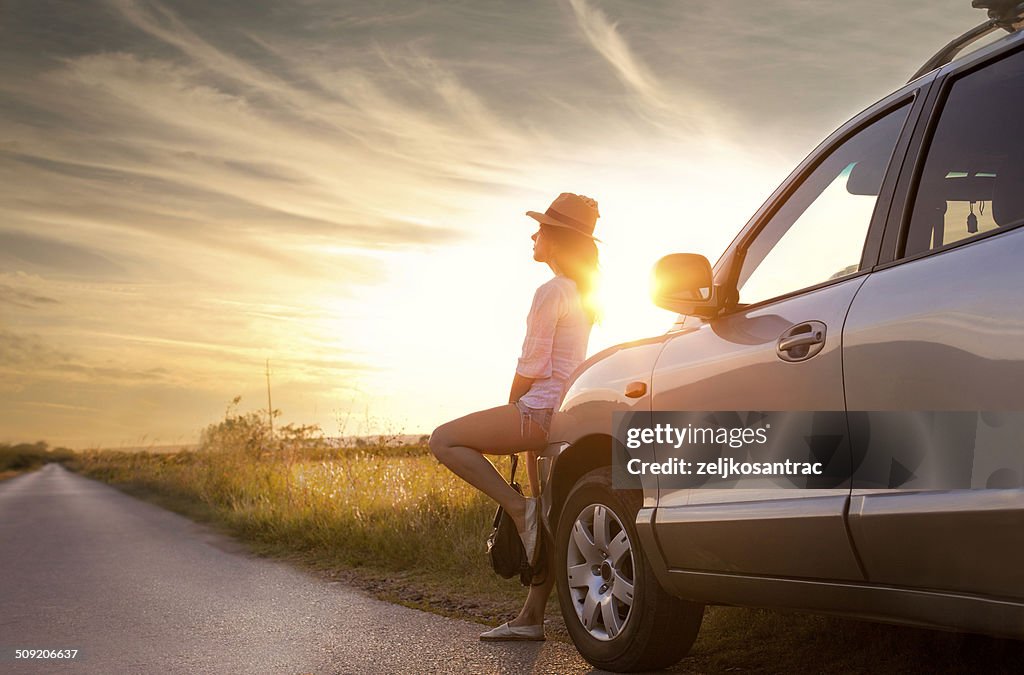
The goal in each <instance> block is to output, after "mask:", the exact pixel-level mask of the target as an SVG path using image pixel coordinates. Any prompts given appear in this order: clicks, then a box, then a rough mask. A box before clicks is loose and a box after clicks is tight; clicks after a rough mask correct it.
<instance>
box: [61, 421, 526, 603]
mask: <svg viewBox="0 0 1024 675" xmlns="http://www.w3.org/2000/svg"><path fill="white" fill-rule="evenodd" d="M501 465H502V466H501V467H499V468H500V469H501V470H503V471H504V470H507V468H506V467H507V460H505V459H504V458H502V461H501ZM71 468H73V469H74V470H76V471H79V472H81V473H83V474H85V475H88V476H91V477H94V478H99V479H101V480H104V481H107V482H110V483H114V484H120V485H123V486H126V487H128V488H130V489H133V490H135V491H143V492H148V493H152V494H157V495H162V496H165V497H169V498H172V499H174V500H178V501H179V503H180V502H192V503H201V504H202V505H204V507H205V510H206V512H207V514H208V515H209V516H210V517H212V518H213V519H214V520H216V521H218V522H220V523H221V524H223V525H226V526H227V527H228V528H229V530H230V531H231V532H232V533H233V534H235V535H238V536H240V537H241V538H243V539H246V540H248V541H250V542H253V543H255V544H256V545H257V547H258V548H259V549H260V550H263V551H265V552H271V553H279V554H299V555H300V556H301V557H302V558H304V559H306V560H308V561H310V562H312V563H314V564H317V565H319V566H332V565H335V566H341V567H347V568H360V567H362V568H368V569H372V570H377V571H381V572H406V573H411V574H412V576H414V577H419V578H423V579H429V580H433V581H437V582H443V583H451V582H452V581H453V580H458V584H459V585H460V586H461V587H463V588H464V589H465V590H474V591H477V592H480V591H483V592H485V593H487V594H489V595H491V596H494V595H495V594H497V595H500V596H505V595H507V596H508V597H509V598H513V597H519V596H520V594H521V590H519V589H518V588H517V587H516V586H515V585H514V584H512V583H510V582H507V581H504V580H501V579H498V578H497V577H496V576H495V575H494V574H493V572H492V571H491V570H490V568H489V566H488V565H487V563H486V560H485V555H484V539H485V536H486V534H487V532H488V531H489V528H490V521H491V518H492V516H493V512H494V508H495V505H494V504H493V503H492V502H491V501H490V500H488V499H487V498H486V497H484V496H483V495H482V494H480V493H479V492H478V491H476V490H475V489H474V488H472V487H470V486H469V485H467V484H466V483H464V482H463V481H462V480H461V479H459V478H457V477H456V476H454V475H453V474H452V473H451V472H449V471H448V470H447V469H446V468H445V467H443V466H441V465H440V464H439V463H438V462H437V460H436V459H435V458H434V457H433V455H431V454H430V452H429V450H428V448H427V447H426V445H425V444H423V443H421V444H417V445H397V444H395V443H393V442H389V440H388V439H380V441H379V442H377V443H361V444H360V447H340V446H339V445H337V443H336V442H334V441H332V440H330V439H327V438H325V437H324V435H323V434H322V433H321V431H320V429H319V428H317V427H315V426H295V425H289V426H284V427H283V428H278V429H275V433H274V434H273V435H271V433H270V428H269V424H268V421H267V419H266V415H265V414H262V415H261V414H258V413H247V414H238V413H234V412H233V411H232V410H231V409H229V412H228V414H227V415H226V416H225V419H224V421H223V422H220V423H218V424H214V425H211V426H209V427H207V428H206V429H205V430H204V431H203V433H202V435H201V440H200V445H199V449H198V450H196V451H182V452H179V453H173V454H166V453H161V454H150V453H125V452H115V451H90V452H84V453H80V454H79V455H77V456H76V458H75V460H74V461H73V463H72V464H71Z"/></svg>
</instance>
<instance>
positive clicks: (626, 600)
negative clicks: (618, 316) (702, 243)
mask: <svg viewBox="0 0 1024 675" xmlns="http://www.w3.org/2000/svg"><path fill="white" fill-rule="evenodd" d="M975 5H976V6H979V5H980V6H985V7H986V8H988V9H990V12H989V16H990V17H992V20H991V21H989V22H987V23H986V24H984V25H983V26H980V27H978V28H976V29H974V30H973V31H971V32H969V33H967V34H965V35H964V36H963V37H962V38H961V39H960V40H958V41H954V43H951V45H950V46H949V47H947V48H946V49H944V50H943V51H942V52H940V53H939V54H937V55H936V56H935V57H933V59H932V60H931V61H929V62H928V63H927V64H926V65H925V67H924V68H923V69H922V72H921V73H919V74H918V75H916V76H915V77H914V79H913V80H912V81H911V82H909V83H908V84H907V85H906V86H904V87H903V88H902V89H899V90H898V91H895V92H893V93H892V94H891V95H889V96H887V97H885V98H884V99H882V100H881V101H879V102H878V103H876V104H875V105H873V106H871V107H870V108H869V109H867V110H865V111H864V112H862V113H861V114H859V115H857V116H856V117H854V118H853V119H852V120H850V121H849V122H847V123H846V124H845V125H843V126H842V127H841V128H840V129H838V130H837V131H836V132H835V133H833V134H832V135H831V136H829V137H828V138H827V139H825V141H824V142H823V143H822V144H821V145H820V146H819V147H818V148H817V149H816V150H814V152H812V153H811V155H810V156H809V157H808V158H807V159H806V160H804V161H803V162H802V163H801V164H800V165H799V166H798V167H797V168H796V169H795V170H794V171H793V173H792V174H791V175H790V176H789V177H788V178H787V179H786V180H785V182H784V183H783V184H782V185H781V186H780V187H779V188H778V189H777V190H776V191H775V193H774V194H772V195H771V197H770V198H769V199H768V200H767V201H766V202H765V203H764V205H763V206H762V207H761V208H760V209H759V210H758V211H757V213H755V214H754V216H753V217H752V218H751V219H750V221H749V222H748V223H747V224H746V226H745V227H744V228H743V229H742V230H741V231H740V232H739V234H738V235H737V236H736V238H735V239H734V240H733V242H732V243H731V244H730V246H729V247H728V248H727V249H726V251H725V253H724V254H723V255H722V257H721V259H720V260H719V261H718V263H717V264H716V265H715V266H714V268H713V269H712V267H711V265H710V264H709V262H708V261H707V260H706V259H705V258H703V257H702V256H699V255H693V254H675V255H671V256H667V257H665V258H663V259H662V260H661V261H660V262H659V263H658V266H657V268H656V271H657V277H658V280H659V281H658V285H657V290H656V296H655V301H656V302H657V304H658V305H659V306H661V307H665V308H668V309H671V310H673V311H675V312H678V313H679V314H680V316H679V319H678V321H677V322H676V324H675V325H674V326H673V328H672V329H671V330H670V331H669V332H668V333H666V334H664V335H658V336H655V337H650V338H646V339H641V340H637V341H634V342H629V343H626V344H622V345H618V346H615V347H612V348H610V349H606V350H604V351H602V352H601V353H599V354H596V355H595V356H593V357H592V358H590V359H589V360H587V361H586V362H585V363H584V364H583V365H582V366H581V367H580V369H579V370H578V371H577V373H576V374H575V379H574V381H573V382H572V383H571V386H570V388H569V390H568V391H567V393H566V395H565V397H564V400H563V402H562V404H561V407H560V410H559V411H558V412H557V414H556V416H555V419H554V423H553V428H552V434H551V445H550V446H549V448H548V450H547V452H546V453H544V455H543V456H542V457H541V458H540V460H539V461H540V469H541V472H540V474H541V476H542V481H543V493H542V494H543V496H542V499H543V503H544V511H545V518H546V525H547V528H548V530H549V534H550V536H551V541H552V544H553V547H554V560H555V562H554V565H555V568H554V571H555V574H556V578H557V588H558V595H559V600H560V604H561V607H562V613H563V615H564V617H565V622H566V625H567V627H568V629H569V632H570V633H571V635H572V638H573V640H574V642H575V644H576V646H577V648H578V649H579V651H580V653H581V654H582V655H583V657H584V658H586V659H587V660H588V661H589V662H591V663H592V664H594V665H595V666H598V667H601V668H606V669H610V670H615V671H631V670H643V669H651V668H660V667H665V666H668V665H670V664H672V663H674V662H676V661H677V660H679V659H680V658H681V657H682V656H683V655H685V654H686V652H687V651H688V650H689V648H690V646H691V644H692V643H693V641H694V639H695V637H696V634H697V631H698V629H699V627H700V623H701V620H702V616H703V609H704V605H705V604H729V605H744V606H758V607H775V608H787V609H795V610H805V611H811V612H827V613H832V614H846V615H851V616H857V617H862V618H873V619H877V620H881V621H889V622H896V623H906V624H914V625H925V626H935V627H944V628H953V629H957V630H963V631H971V632H980V633H988V634H993V635H1001V636H1010V637H1017V638H1021V637H1024V490H1022V489H1021V485H1022V475H1024V442H1022V438H1024V434H1021V433H1020V429H1019V425H1018V426H1017V427H1013V428H1014V429H1015V431H1013V432H1012V433H1009V432H1008V433H1003V432H1000V427H1001V425H1002V424H1003V422H1004V421H1005V420H1006V419H1007V416H1010V417H1014V411H1022V410H1024V302H1022V298H1024V228H1021V227H1020V226H1021V225H1022V224H1024V133H1022V130H1021V129H1022V125H1021V122H1022V120H1024V35H1021V33H1019V32H1016V29H1017V28H1020V27H1021V17H1022V13H1021V11H1020V10H1021V9H1022V8H1024V5H1021V6H1020V7H1018V6H1016V4H1015V3H1007V2H999V1H994V2H985V1H984V0H975ZM1000 28H1004V29H1006V30H1007V31H1008V32H1010V34H1009V35H1006V36H1004V37H1003V38H1002V39H1000V40H998V41H996V42H993V43H991V44H989V45H987V46H984V47H982V48H980V49H978V50H977V51H974V52H973V53H970V54H967V55H965V56H961V57H960V58H958V59H956V60H954V56H955V55H956V54H957V52H958V51H959V50H960V49H961V48H962V47H963V46H965V45H966V44H967V43H969V42H971V41H973V40H974V39H976V38H977V37H978V36H979V35H981V34H982V33H984V32H986V31H993V30H998V29H1000ZM658 411H832V414H838V415H840V416H842V421H845V423H846V426H847V430H848V431H849V434H848V437H846V439H845V440H843V441H842V442H838V441H837V443H836V444H834V447H833V448H832V451H833V452H832V454H833V455H834V456H838V457H840V458H841V459H843V460H844V461H845V462H846V464H845V466H846V467H848V470H847V475H845V476H840V479H839V480H834V481H832V482H830V483H827V484H819V485H816V486H814V487H815V488H816V489H791V488H788V489H787V488H784V487H766V486H765V483H764V482H763V480H761V479H758V480H759V481H760V482H755V479H753V478H746V477H740V478H739V479H736V480H732V481H731V482H729V483H728V484H723V487H720V488H718V489H716V488H714V487H710V488H709V487H686V488H681V487H678V486H675V485H672V484H671V483H670V482H669V481H667V480H666V479H665V478H664V477H659V476H648V477H646V478H645V480H644V482H643V486H642V489H634V490H628V489H617V487H616V486H614V485H613V482H612V481H613V479H612V475H613V470H612V469H613V455H614V451H615V448H616V444H617V443H621V439H616V437H615V434H614V433H613V422H612V420H613V415H614V414H615V413H623V412H628V413H631V414H632V415H634V416H637V415H639V416H641V419H642V417H643V416H644V415H648V416H650V418H651V419H654V418H655V417H656V416H657V412H658ZM868 411H883V412H884V411H911V412H913V413H914V414H915V415H916V417H913V419H915V420H918V421H919V422H920V420H922V419H924V420H928V419H933V418H930V417H928V416H929V415H934V414H937V413H941V412H943V411H947V412H949V411H960V414H961V415H963V414H967V415H968V416H969V418H970V419H969V422H970V423H969V424H968V425H966V426H964V425H961V426H960V427H959V430H958V431H957V432H956V433H955V434H953V440H952V441H951V442H950V443H947V444H946V445H944V446H942V447H943V448H945V450H944V451H942V452H933V453H931V454H929V455H927V456H923V455H922V454H921V453H920V452H919V449H917V448H915V447H912V446H913V444H912V443H907V444H903V443H888V444H887V443H879V442H875V443H863V442H859V441H858V440H857V438H856V437H857V432H856V429H857V428H862V426H863V425H862V424H861V423H862V422H863V417H864V415H867V414H869V412H868ZM964 411H966V413H965V412H964ZM908 414H909V413H908ZM926 423H927V422H926ZM965 429H966V432H965ZM1004 431H1005V429H1004ZM972 433H973V434H975V436H974V437H972V436H971V434H972ZM986 434H987V436H986V438H987V440H986V441H985V442H981V440H979V439H981V436H983V435H986ZM992 439H995V440H994V441H993V440H992ZM861 440H863V439H861ZM657 452H658V450H657V449H655V453H657ZM879 467H882V468H883V469H884V471H882V474H881V475H880V474H879ZM943 473H946V474H950V475H952V474H955V475H958V476H961V477H963V482H962V484H956V485H942V486H938V487H937V486H936V485H935V484H934V483H929V482H928V481H927V480H924V478H923V476H935V475H939V474H943ZM744 488H747V489H744Z"/></svg>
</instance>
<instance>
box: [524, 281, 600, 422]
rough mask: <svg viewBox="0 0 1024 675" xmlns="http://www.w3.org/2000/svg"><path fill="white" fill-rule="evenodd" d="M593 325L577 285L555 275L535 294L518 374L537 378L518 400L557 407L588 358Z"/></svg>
mask: <svg viewBox="0 0 1024 675" xmlns="http://www.w3.org/2000/svg"><path fill="white" fill-rule="evenodd" d="M591 326H592V323H591V321H590V317H589V316H587V313H586V311H585V310H584V309H583V302H582V300H581V299H580V294H579V291H577V289H576V282H575V281H573V280H572V279H570V278H569V277H566V276H556V277H554V278H553V279H551V280H550V281H548V282H546V283H544V284H542V285H541V286H540V287H539V288H538V289H537V292H536V293H534V295H533V306H532V307H531V308H530V313H529V315H528V316H527V317H526V339H525V340H524V341H523V354H522V356H520V357H519V363H518V365H517V366H516V372H517V373H519V374H520V375H522V376H523V377H532V378H534V382H533V385H532V386H531V387H530V390H529V391H528V392H526V393H525V394H524V395H523V396H522V398H520V399H519V400H520V401H522V402H523V404H525V405H527V406H529V407H531V408H557V407H558V404H559V403H561V400H562V394H564V393H565V386H566V383H567V382H568V380H569V376H570V375H571V374H572V372H573V371H574V370H575V369H576V366H578V365H580V363H582V362H583V360H584V359H585V358H586V356H587V341H588V340H589V339H590V328H591Z"/></svg>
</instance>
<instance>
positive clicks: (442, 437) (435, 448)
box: [427, 422, 451, 459]
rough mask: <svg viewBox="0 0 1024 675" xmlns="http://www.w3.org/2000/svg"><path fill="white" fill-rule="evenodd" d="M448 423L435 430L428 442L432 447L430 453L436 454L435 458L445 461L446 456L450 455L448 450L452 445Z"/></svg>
mask: <svg viewBox="0 0 1024 675" xmlns="http://www.w3.org/2000/svg"><path fill="white" fill-rule="evenodd" d="M447 427H448V423H447V422H446V423H445V424H442V425H441V426H439V427H438V428H436V429H434V431H433V433H431V434H430V440H429V441H428V442H427V443H428V445H429V446H430V451H431V452H432V453H434V457H437V458H438V459H443V457H444V455H446V454H447V453H448V449H449V448H450V447H451V445H450V444H449V443H448V437H449V434H448V429H447Z"/></svg>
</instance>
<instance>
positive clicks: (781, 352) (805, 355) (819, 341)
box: [776, 321, 825, 363]
mask: <svg viewBox="0 0 1024 675" xmlns="http://www.w3.org/2000/svg"><path fill="white" fill-rule="evenodd" d="M824 347H825V324H823V323H822V322H820V321H806V322H804V323H799V324H797V325H795V326H793V327H791V328H789V329H788V330H787V331H786V332H785V333H783V334H782V335H780V336H779V341H778V343H777V344H776V353H777V354H778V356H779V358H780V359H782V360H783V361H789V362H790V363H793V362H795V361H804V360H806V359H809V358H811V357H812V356H814V355H815V354H817V353H818V352H820V351H821V350H822V349H823V348H824Z"/></svg>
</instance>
